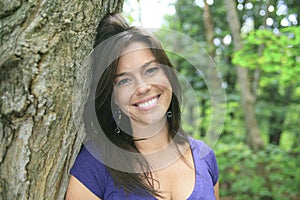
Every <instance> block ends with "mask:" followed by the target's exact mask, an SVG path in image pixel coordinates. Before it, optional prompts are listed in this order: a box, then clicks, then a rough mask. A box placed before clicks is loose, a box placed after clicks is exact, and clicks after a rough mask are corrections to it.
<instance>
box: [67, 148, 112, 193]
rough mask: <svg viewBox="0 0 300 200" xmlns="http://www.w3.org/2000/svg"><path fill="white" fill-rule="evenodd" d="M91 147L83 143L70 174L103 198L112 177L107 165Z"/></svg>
mask: <svg viewBox="0 0 300 200" xmlns="http://www.w3.org/2000/svg"><path fill="white" fill-rule="evenodd" d="M91 148H92V146H90V144H89V143H86V144H84V145H82V147H81V149H80V151H79V154H78V155H77V157H76V160H75V162H74V164H73V166H72V168H71V170H70V174H71V175H73V176H74V177H76V178H77V179H78V180H79V181H80V182H81V183H82V184H84V185H85V186H86V187H87V188H88V189H89V190H90V191H92V192H93V193H94V194H95V195H97V196H98V197H100V198H101V197H102V196H103V194H104V192H105V190H106V188H105V187H106V185H108V183H109V182H110V180H111V177H110V175H109V172H108V170H107V168H106V166H105V165H104V164H103V163H102V162H101V160H100V159H98V158H97V156H96V155H94V153H93V151H92V150H91Z"/></svg>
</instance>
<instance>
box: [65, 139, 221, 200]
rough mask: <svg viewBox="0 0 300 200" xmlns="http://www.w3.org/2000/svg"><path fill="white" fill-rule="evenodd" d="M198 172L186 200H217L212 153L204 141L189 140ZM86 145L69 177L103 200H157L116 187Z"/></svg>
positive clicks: (216, 177) (215, 167)
mask: <svg viewBox="0 0 300 200" xmlns="http://www.w3.org/2000/svg"><path fill="white" fill-rule="evenodd" d="M189 143H190V147H191V151H192V156H193V160H194V167H195V171H196V173H195V174H196V177H195V185H194V189H193V192H192V193H191V194H190V196H189V197H188V198H187V200H200V199H205V200H206V199H209V200H210V199H215V197H214V186H215V184H216V183H217V181H218V177H219V172H218V165H217V161H216V156H215V154H214V152H213V150H212V149H211V148H210V147H209V146H208V145H207V144H205V143H204V142H203V141H201V140H196V139H193V138H189ZM88 149H89V148H86V147H85V146H84V145H83V146H82V148H81V150H80V152H79V154H78V156H77V158H76V160H75V163H74V165H73V167H72V168H71V170H70V173H71V174H72V175H73V176H74V177H76V178H77V179H78V180H79V181H80V182H81V183H82V184H83V185H85V186H86V187H87V188H88V189H89V190H90V191H91V192H92V193H94V194H95V195H96V196H97V197H99V198H100V199H102V200H114V199H117V200H123V199H124V200H127V199H128V200H155V199H156V198H155V197H153V196H151V195H149V196H139V195H137V194H134V193H129V194H128V193H127V194H126V193H125V191H124V190H123V189H122V188H120V187H116V185H115V183H114V180H113V178H112V177H111V175H110V174H109V172H108V170H107V168H106V166H105V165H104V164H103V163H102V162H101V161H100V160H98V159H96V158H95V157H94V156H93V155H92V153H91V152H89V150H88Z"/></svg>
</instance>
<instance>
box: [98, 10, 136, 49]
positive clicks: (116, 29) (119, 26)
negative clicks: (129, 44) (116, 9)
mask: <svg viewBox="0 0 300 200" xmlns="http://www.w3.org/2000/svg"><path fill="white" fill-rule="evenodd" d="M129 28H130V26H129V25H128V23H127V22H126V20H125V19H124V18H123V16H122V15H121V14H119V13H108V14H106V15H105V16H104V18H103V19H102V20H101V21H100V23H99V25H98V27H97V30H96V38H95V42H94V48H95V47H96V46H97V45H98V44H100V43H101V42H102V41H104V40H106V39H108V38H110V37H112V36H113V35H116V34H118V33H121V32H123V31H126V30H128V29H129Z"/></svg>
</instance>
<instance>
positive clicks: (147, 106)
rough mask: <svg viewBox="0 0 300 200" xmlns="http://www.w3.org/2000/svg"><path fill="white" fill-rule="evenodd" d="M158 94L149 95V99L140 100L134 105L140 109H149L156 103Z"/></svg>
mask: <svg viewBox="0 0 300 200" xmlns="http://www.w3.org/2000/svg"><path fill="white" fill-rule="evenodd" d="M159 96H160V95H157V96H154V97H151V98H150V99H147V100H144V101H142V102H140V103H136V104H134V105H135V106H136V107H137V108H138V109H140V110H149V109H151V108H153V107H154V106H155V105H156V104H157V102H158V99H159Z"/></svg>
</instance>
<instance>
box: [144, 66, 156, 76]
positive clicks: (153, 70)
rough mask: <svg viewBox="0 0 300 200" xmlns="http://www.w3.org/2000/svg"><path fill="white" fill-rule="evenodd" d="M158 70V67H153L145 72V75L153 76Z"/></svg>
mask: <svg viewBox="0 0 300 200" xmlns="http://www.w3.org/2000/svg"><path fill="white" fill-rule="evenodd" d="M157 70H158V67H151V68H149V69H147V70H145V75H150V74H153V73H155V72H156V71H157Z"/></svg>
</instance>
